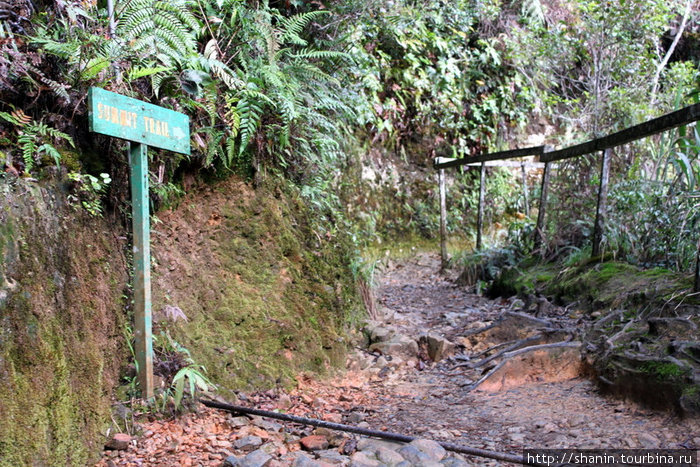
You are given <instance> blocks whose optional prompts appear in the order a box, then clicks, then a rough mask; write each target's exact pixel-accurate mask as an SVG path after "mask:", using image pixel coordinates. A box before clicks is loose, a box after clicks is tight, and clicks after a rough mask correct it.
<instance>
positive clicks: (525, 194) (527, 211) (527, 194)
mask: <svg viewBox="0 0 700 467" xmlns="http://www.w3.org/2000/svg"><path fill="white" fill-rule="evenodd" d="M520 171H521V174H522V177H523V197H524V198H525V215H526V216H528V217H529V216H530V192H529V191H528V189H527V170H525V162H521V163H520Z"/></svg>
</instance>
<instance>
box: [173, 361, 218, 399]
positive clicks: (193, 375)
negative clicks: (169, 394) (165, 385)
mask: <svg viewBox="0 0 700 467" xmlns="http://www.w3.org/2000/svg"><path fill="white" fill-rule="evenodd" d="M204 372H206V368H204V367H203V366H202V365H195V364H191V365H188V366H186V367H184V368H181V369H180V371H178V372H177V373H176V374H175V376H174V377H173V383H172V384H173V386H172V389H173V390H174V391H175V396H174V404H175V409H176V410H177V409H179V408H180V405H181V403H182V398H183V397H184V396H185V394H186V392H185V391H186V389H187V391H188V394H189V396H190V397H192V398H193V399H194V398H195V395H196V393H197V391H198V390H199V391H204V392H207V391H209V390H210V389H211V388H213V387H214V385H213V384H212V383H211V382H210V381H209V380H208V379H207V378H206V377H205V376H204ZM185 382H187V383H188V386H187V387H186V386H185Z"/></svg>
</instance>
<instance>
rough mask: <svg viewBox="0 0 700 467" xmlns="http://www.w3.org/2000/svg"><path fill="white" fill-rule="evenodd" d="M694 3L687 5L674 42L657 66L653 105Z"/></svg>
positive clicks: (689, 0)
mask: <svg viewBox="0 0 700 467" xmlns="http://www.w3.org/2000/svg"><path fill="white" fill-rule="evenodd" d="M693 3H695V0H688V3H687V4H686V6H685V13H683V20H682V21H681V25H680V27H679V28H678V32H677V33H676V37H674V38H673V42H672V43H671V46H670V47H669V48H668V50H667V51H666V55H665V56H664V59H663V60H662V61H661V63H659V66H658V67H656V72H655V73H654V81H653V83H654V84H653V85H652V87H651V100H650V102H649V103H650V105H651V106H653V105H654V104H655V103H656V92H657V91H658V90H659V78H660V77H661V71H662V70H663V69H664V68H665V67H666V64H667V63H668V61H669V60H670V59H671V55H673V51H674V50H675V49H676V45H678V41H680V40H681V36H682V35H683V31H685V26H686V24H687V23H688V17H689V16H690V10H691V7H692V6H693Z"/></svg>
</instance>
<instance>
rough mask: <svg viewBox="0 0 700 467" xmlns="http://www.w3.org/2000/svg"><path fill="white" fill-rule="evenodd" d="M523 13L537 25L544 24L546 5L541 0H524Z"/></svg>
mask: <svg viewBox="0 0 700 467" xmlns="http://www.w3.org/2000/svg"><path fill="white" fill-rule="evenodd" d="M522 1H523V4H522V8H521V14H522V15H523V16H524V17H525V18H527V19H528V20H529V21H530V22H532V23H533V24H536V25H543V24H544V22H545V16H544V6H543V5H542V2H541V0H522Z"/></svg>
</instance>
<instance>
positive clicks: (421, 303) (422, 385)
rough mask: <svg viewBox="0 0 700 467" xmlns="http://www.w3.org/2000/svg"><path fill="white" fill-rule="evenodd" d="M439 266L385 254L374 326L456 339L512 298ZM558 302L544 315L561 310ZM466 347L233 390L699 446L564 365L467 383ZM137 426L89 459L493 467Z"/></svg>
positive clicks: (581, 437)
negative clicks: (485, 291)
mask: <svg viewBox="0 0 700 467" xmlns="http://www.w3.org/2000/svg"><path fill="white" fill-rule="evenodd" d="M439 265H440V262H439V257H437V256H436V255H432V254H427V253H423V254H418V255H416V256H414V257H412V258H409V259H406V260H401V261H397V262H389V264H388V265H387V266H386V267H385V268H384V270H383V272H382V274H381V277H380V279H379V284H378V287H377V289H376V291H375V292H376V297H377V302H378V309H379V310H380V312H379V313H378V315H379V317H377V320H375V322H373V323H372V326H374V329H375V331H374V332H376V330H377V329H378V328H387V329H390V330H391V332H392V333H396V334H400V335H402V336H408V337H410V338H412V339H415V340H418V338H419V335H421V334H422V333H426V332H431V333H433V334H437V335H440V336H444V337H446V338H447V339H449V340H451V341H452V342H456V343H459V342H460V339H461V341H462V342H465V343H466V341H465V339H467V338H466V337H464V336H467V335H469V332H468V331H469V330H470V329H474V328H476V327H481V326H483V325H484V323H489V322H493V320H494V319H496V317H498V316H500V315H502V314H503V313H504V312H506V311H509V310H511V309H512V308H513V307H514V303H513V301H512V300H488V299H486V298H484V297H482V296H479V295H475V294H471V293H467V292H466V291H465V289H464V288H460V287H456V286H455V284H454V281H453V280H451V278H449V277H446V276H444V275H441V274H440V273H439ZM562 310H563V309H556V308H555V309H553V310H550V313H553V314H555V315H556V316H563V315H565V314H566V313H565V312H563V311H562ZM570 324H571V325H573V326H579V327H580V325H581V324H582V323H581V321H580V319H579V320H578V321H576V320H573V321H572V323H570ZM473 351H475V349H474V348H472V349H465V348H464V346H457V347H456V353H455V354H454V355H452V356H449V357H447V358H444V359H441V360H440V361H438V362H433V361H430V360H429V359H427V358H425V357H426V356H425V349H420V350H419V353H418V355H417V356H416V357H413V356H411V355H410V352H409V354H408V355H393V356H392V355H388V356H383V355H379V354H378V353H372V352H369V351H368V350H366V349H365V348H361V347H358V348H357V350H356V352H355V353H354V354H353V355H351V356H350V357H349V358H348V369H347V370H346V371H344V372H342V374H340V375H337V376H336V377H335V378H334V379H332V380H314V379H311V378H308V377H303V376H302V377H300V378H299V379H298V385H297V388H296V389H295V390H293V391H290V392H288V393H287V392H283V391H281V390H271V391H266V392H260V393H254V394H241V395H240V400H239V401H238V403H239V404H241V405H250V406H254V407H256V408H261V409H268V410H274V409H280V410H282V411H285V412H287V413H290V414H293V415H300V416H306V417H313V418H321V419H325V420H328V421H332V422H336V423H347V424H354V425H358V424H359V425H361V426H365V427H370V428H372V429H379V430H386V431H391V432H397V433H403V434H408V435H413V436H416V437H419V438H428V439H434V440H438V441H446V442H450V443H455V444H461V445H465V446H469V447H474V448H481V449H487V450H492V451H499V452H507V453H513V454H521V453H522V450H523V448H530V449H543V448H571V449H599V448H610V449H621V448H622V449H627V448H647V449H651V448H665V449H699V448H700V423H698V421H697V420H692V419H686V420H683V419H679V418H677V417H676V416H675V415H673V414H670V413H663V412H655V411H651V410H648V409H646V408H643V407H640V406H638V405H636V404H634V403H631V402H625V401H621V400H618V399H613V398H611V397H607V396H603V395H601V394H600V393H599V391H598V390H597V387H596V385H595V384H594V382H592V381H591V380H589V379H587V378H586V377H584V376H576V375H575V374H571V372H570V371H565V372H561V374H558V373H557V371H553V370H552V369H551V368H549V369H547V368H545V369H544V370H543V371H542V372H541V374H538V369H537V368H535V367H533V368H525V369H524V371H525V372H526V373H527V375H525V377H516V378H510V381H506V379H507V378H505V377H504V378H501V382H500V384H496V385H484V386H485V387H486V389H489V390H484V387H479V388H476V389H472V388H471V383H473V382H474V381H476V380H478V379H479V378H480V376H481V373H482V371H483V370H480V369H479V370H476V369H470V368H468V367H466V366H464V365H462V363H464V362H465V361H469V360H467V358H466V356H465V355H468V354H469V353H470V352H473ZM460 365H461V366H460ZM521 369H522V368H521ZM521 376H523V375H521ZM142 429H143V434H142V435H141V436H140V437H139V438H136V439H134V440H133V441H132V442H131V444H130V445H129V447H128V449H125V450H106V451H105V454H104V456H103V458H102V460H101V461H100V462H99V463H98V465H99V466H107V465H164V466H165V465H168V466H170V465H185V466H187V465H215V466H219V465H222V463H224V460H225V459H228V460H229V462H230V464H229V465H260V466H263V465H268V466H273V465H331V464H335V465H358V466H360V465H397V463H398V462H400V461H401V460H404V464H400V465H433V464H431V462H433V463H434V464H435V465H439V464H437V462H436V461H438V460H441V459H442V464H443V465H504V464H503V463H502V462H498V461H492V460H487V459H482V458H475V457H469V456H451V455H450V456H448V457H444V454H441V453H437V454H436V453H435V452H428V455H430V456H435V455H437V457H433V459H432V460H430V461H429V460H426V461H424V462H423V461H418V460H415V461H411V453H410V452H409V451H406V450H405V449H404V450H402V449H401V446H399V445H389V444H386V445H384V446H382V449H384V448H385V447H388V448H391V449H393V450H394V452H395V453H399V454H400V455H401V456H403V457H401V456H398V457H397V456H393V454H391V453H389V454H391V455H389V454H387V453H386V452H385V451H386V450H385V451H382V452H380V451H381V449H379V447H378V445H377V444H376V443H374V444H373V443H372V442H369V441H368V440H366V439H365V440H362V439H359V437H358V436H356V435H350V434H347V433H345V434H336V433H334V432H329V431H328V430H323V429H316V430H313V429H312V428H310V427H308V428H307V427H303V426H300V425H294V424H288V423H281V422H280V423H276V422H274V421H272V420H267V419H260V418H258V417H251V418H248V417H235V416H232V415H230V414H227V413H224V412H220V411H216V410H210V409H205V408H202V409H201V410H199V411H198V412H197V413H191V414H187V415H185V416H183V417H180V418H177V419H174V420H170V421H163V420H160V421H153V422H148V423H143V424H142ZM314 434H315V435H317V436H311V437H310V438H309V435H314ZM314 443H320V445H316V446H314ZM321 448H322V449H321ZM427 451H429V449H428V450H427ZM421 455H422V454H421ZM244 456H245V457H244ZM256 456H257V457H256ZM382 456H383V457H382ZM392 456H393V457H392ZM426 459H427V458H426ZM236 462H237V463H236Z"/></svg>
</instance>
